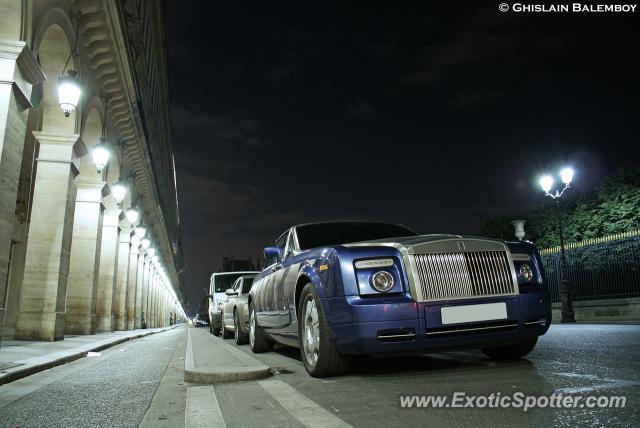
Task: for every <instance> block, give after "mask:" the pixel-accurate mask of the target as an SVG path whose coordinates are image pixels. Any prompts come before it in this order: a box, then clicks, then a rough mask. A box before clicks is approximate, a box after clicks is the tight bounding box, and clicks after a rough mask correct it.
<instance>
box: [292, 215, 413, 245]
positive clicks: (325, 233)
mask: <svg viewBox="0 0 640 428" xmlns="http://www.w3.org/2000/svg"><path fill="white" fill-rule="evenodd" d="M296 232H297V234H298V244H299V245H300V249H301V250H307V249H309V248H317V247H328V246H331V245H339V244H347V243H349V242H360V241H370V240H373V239H386V238H397V237H400V236H416V235H417V233H416V232H414V231H413V230H411V229H409V228H407V227H405V226H401V225H399V224H389V223H367V222H357V221H349V222H338V223H317V224H306V225H303V226H298V227H296Z"/></svg>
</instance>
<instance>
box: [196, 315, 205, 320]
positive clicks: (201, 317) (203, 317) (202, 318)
mask: <svg viewBox="0 0 640 428" xmlns="http://www.w3.org/2000/svg"><path fill="white" fill-rule="evenodd" d="M196 319H199V320H204V319H207V314H198V315H197V316H196Z"/></svg>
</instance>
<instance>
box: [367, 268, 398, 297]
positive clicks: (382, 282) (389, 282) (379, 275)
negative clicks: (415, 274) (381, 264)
mask: <svg viewBox="0 0 640 428" xmlns="http://www.w3.org/2000/svg"><path fill="white" fill-rule="evenodd" d="M393 283H394V280H393V275H391V274H390V273H389V272H386V271H380V272H376V273H374V274H373V277H372V278H371V285H372V286H373V288H375V289H376V290H378V291H380V292H382V293H384V292H385V291H389V290H391V289H392V288H393Z"/></svg>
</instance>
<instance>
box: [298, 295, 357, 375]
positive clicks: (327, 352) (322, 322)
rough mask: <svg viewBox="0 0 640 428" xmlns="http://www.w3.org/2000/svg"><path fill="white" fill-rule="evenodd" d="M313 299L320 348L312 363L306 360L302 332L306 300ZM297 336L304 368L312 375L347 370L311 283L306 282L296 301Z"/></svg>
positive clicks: (335, 373) (345, 360)
mask: <svg viewBox="0 0 640 428" xmlns="http://www.w3.org/2000/svg"><path fill="white" fill-rule="evenodd" d="M311 301H315V305H316V309H317V312H318V329H319V336H320V349H319V351H318V358H317V361H316V363H315V365H313V364H312V363H310V362H309V361H307V356H306V353H305V351H304V343H303V332H304V326H303V324H304V316H305V315H304V314H305V312H304V311H305V309H306V304H307V302H311ZM298 336H299V337H300V354H301V356H302V362H303V363H304V368H305V369H306V370H307V372H308V373H309V374H310V375H311V376H312V377H328V376H335V375H339V374H342V373H344V372H346V371H347V370H348V359H347V357H346V356H344V355H341V354H340V353H338V351H337V350H336V348H335V344H334V343H333V338H332V337H331V329H330V328H329V323H328V322H327V318H326V317H325V314H324V309H323V308H322V303H321V302H320V296H319V295H318V292H317V291H316V288H315V286H314V285H313V284H311V283H309V284H307V285H306V286H305V287H304V288H303V289H302V293H301V294H300V302H299V303H298Z"/></svg>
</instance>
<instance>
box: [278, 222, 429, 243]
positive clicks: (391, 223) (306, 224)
mask: <svg viewBox="0 0 640 428" xmlns="http://www.w3.org/2000/svg"><path fill="white" fill-rule="evenodd" d="M338 223H368V224H390V225H394V226H402V227H404V228H406V229H409V230H410V231H412V232H413V233H415V234H416V235H418V232H416V231H415V230H413V229H412V228H410V227H408V226H405V225H404V224H402V223H393V222H389V221H371V220H353V219H351V220H325V221H312V222H309V223H300V224H296V225H295V226H291V227H290V228H288V229H285V231H284V232H282V233H281V234H280V235H278V238H276V241H277V240H278V239H280V237H281V236H282V235H284V234H285V233H287V232H288V231H289V230H291V229H293V228H297V227H301V226H315V225H317V224H338Z"/></svg>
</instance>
